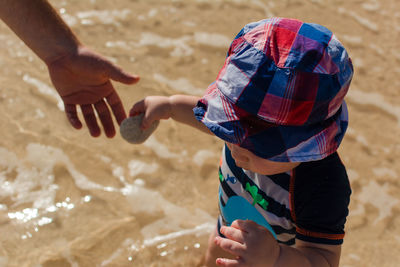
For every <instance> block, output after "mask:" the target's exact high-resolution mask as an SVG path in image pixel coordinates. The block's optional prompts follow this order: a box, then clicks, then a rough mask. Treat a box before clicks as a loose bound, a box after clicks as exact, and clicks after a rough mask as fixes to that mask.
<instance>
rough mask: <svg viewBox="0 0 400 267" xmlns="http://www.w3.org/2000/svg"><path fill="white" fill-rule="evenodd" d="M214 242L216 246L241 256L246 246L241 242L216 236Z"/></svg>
mask: <svg viewBox="0 0 400 267" xmlns="http://www.w3.org/2000/svg"><path fill="white" fill-rule="evenodd" d="M214 242H215V244H216V245H217V246H219V247H221V248H222V249H223V250H225V251H226V252H228V253H230V254H232V255H234V256H243V255H244V254H245V252H246V248H245V246H244V245H243V244H240V243H239V242H236V241H233V240H230V239H227V238H223V237H220V236H217V237H215V239H214Z"/></svg>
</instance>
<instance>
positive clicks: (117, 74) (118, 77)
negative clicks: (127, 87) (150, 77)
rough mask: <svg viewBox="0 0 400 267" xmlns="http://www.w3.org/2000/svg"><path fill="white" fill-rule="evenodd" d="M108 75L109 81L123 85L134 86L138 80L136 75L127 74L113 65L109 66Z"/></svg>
mask: <svg viewBox="0 0 400 267" xmlns="http://www.w3.org/2000/svg"><path fill="white" fill-rule="evenodd" d="M108 75H109V76H110V79H111V80H113V81H117V82H120V83H124V84H135V83H137V82H138V81H139V79H140V77H139V76H138V75H132V74H130V73H127V72H125V71H123V70H122V69H121V68H119V67H117V66H115V65H113V64H110V66H109V70H108Z"/></svg>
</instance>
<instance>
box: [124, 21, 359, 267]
mask: <svg viewBox="0 0 400 267" xmlns="http://www.w3.org/2000/svg"><path fill="white" fill-rule="evenodd" d="M352 76H353V67H352V63H351V60H350V58H349V57H348V55H347V52H346V50H345V49H344V48H343V46H342V44H341V43H340V42H339V41H338V40H337V39H336V37H335V36H334V35H333V34H332V33H331V32H330V31H329V30H328V29H326V28H325V27H323V26H321V25H317V24H309V23H303V22H301V21H298V20H294V19H286V18H271V19H267V20H262V21H259V22H255V23H250V24H248V25H246V26H245V27H244V28H243V29H242V30H241V31H240V32H239V34H238V35H237V36H236V38H235V39H234V40H233V42H232V44H231V46H230V48H229V51H228V54H227V58H226V60H225V64H224V66H223V67H222V69H221V71H220V72H219V74H218V77H217V79H216V81H215V82H214V83H212V84H211V85H210V86H209V87H208V89H207V92H206V94H205V95H204V96H203V97H202V98H199V97H195V96H185V95H175V96H171V97H164V96H150V97H146V98H145V99H143V100H142V101H140V102H138V103H136V104H135V105H134V106H133V108H132V109H131V111H130V115H131V116H135V115H137V114H139V113H145V115H144V119H143V122H142V126H141V127H142V128H147V127H148V126H149V125H150V124H151V123H152V122H153V121H155V120H159V119H169V118H173V119H175V120H177V121H179V122H182V123H185V124H188V125H191V126H193V127H195V128H198V129H200V130H202V131H204V132H207V133H212V134H215V135H216V136H218V137H219V138H221V139H222V140H224V141H225V143H226V145H225V147H224V148H223V150H222V160H221V164H220V168H219V179H220V193H219V207H220V216H219V219H218V227H217V230H216V232H215V233H213V234H212V235H211V237H210V242H209V248H208V251H207V254H206V264H207V266H215V264H216V265H218V266H284V267H288V266H296V267H298V266H317V267H322V266H338V265H339V259H340V253H341V244H342V243H343V237H344V224H345V221H346V217H347V214H348V205H349V198H350V193H351V190H350V185H349V181H348V178H347V175H346V170H345V167H344V166H343V164H342V162H341V160H340V158H339V156H338V154H337V152H336V150H337V148H338V146H339V144H340V142H341V140H342V138H343V136H344V133H345V131H346V128H347V124H348V115H347V108H346V103H345V102H344V100H343V98H344V96H345V95H346V93H347V91H348V88H349V85H350V82H351V79H352ZM192 109H193V111H194V114H193V111H192Z"/></svg>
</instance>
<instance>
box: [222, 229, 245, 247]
mask: <svg viewBox="0 0 400 267" xmlns="http://www.w3.org/2000/svg"><path fill="white" fill-rule="evenodd" d="M220 231H221V233H222V234H223V235H224V236H226V237H227V238H228V239H231V240H234V241H236V242H239V243H241V244H243V243H244V237H243V231H241V230H240V229H237V228H235V227H227V226H222V227H221V229H220Z"/></svg>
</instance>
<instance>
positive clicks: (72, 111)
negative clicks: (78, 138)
mask: <svg viewBox="0 0 400 267" xmlns="http://www.w3.org/2000/svg"><path fill="white" fill-rule="evenodd" d="M64 109H65V114H66V115H67V119H68V121H69V123H71V125H72V126H73V127H74V128H75V129H81V128H82V123H81V121H80V120H79V118H78V114H77V112H76V105H73V104H65V103H64Z"/></svg>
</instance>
